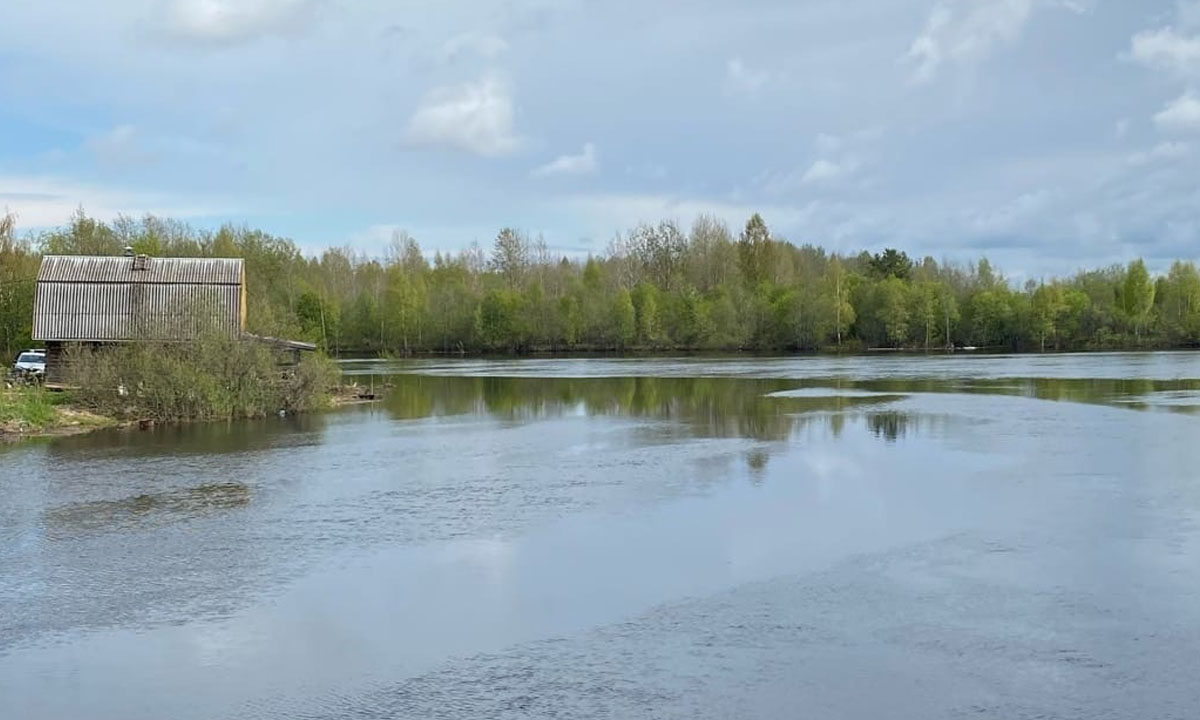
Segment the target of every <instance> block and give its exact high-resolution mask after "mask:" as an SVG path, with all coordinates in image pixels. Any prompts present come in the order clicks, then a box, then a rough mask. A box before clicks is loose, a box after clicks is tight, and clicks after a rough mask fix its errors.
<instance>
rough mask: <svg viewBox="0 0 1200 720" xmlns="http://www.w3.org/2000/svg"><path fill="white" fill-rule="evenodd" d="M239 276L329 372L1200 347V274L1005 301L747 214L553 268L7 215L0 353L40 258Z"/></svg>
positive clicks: (1090, 278)
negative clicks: (367, 356)
mask: <svg viewBox="0 0 1200 720" xmlns="http://www.w3.org/2000/svg"><path fill="white" fill-rule="evenodd" d="M125 246H131V247H133V248H135V249H137V250H139V251H145V252H149V253H152V254H155V255H161V256H198V257H241V258H244V259H245V261H246V273H247V287H248V295H249V297H248V325H249V327H248V329H249V330H250V331H251V332H254V333H257V334H261V335H270V336H275V337H294V338H301V339H306V340H309V341H312V342H316V343H318V344H320V345H321V347H322V348H324V349H325V350H326V351H327V352H329V353H330V354H333V355H341V354H347V353H387V354H409V353H427V352H440V353H462V352H503V353H514V352H516V353H524V352H535V351H560V350H574V351H606V350H628V349H660V350H763V351H793V350H825V349H839V348H841V349H846V350H854V349H861V348H864V347H865V348H871V347H889V348H905V349H934V348H944V347H948V346H963V345H974V346H979V347H986V348H993V349H1007V350H1035V351H1037V350H1076V349H1107V348H1121V347H1193V346H1200V271H1197V268H1196V266H1195V265H1194V264H1193V263H1191V262H1178V263H1175V265H1173V266H1172V267H1171V269H1170V271H1169V272H1168V273H1167V274H1166V275H1163V276H1161V277H1152V276H1151V274H1150V272H1149V271H1148V269H1147V268H1146V266H1145V264H1144V263H1142V262H1141V261H1136V262H1134V263H1131V264H1130V265H1128V266H1113V267H1108V268H1102V269H1098V270H1091V271H1087V272H1082V273H1079V274H1077V275H1075V276H1074V277H1069V278H1061V279H1057V280H1049V281H1046V282H1034V283H1030V284H1029V285H1027V286H1026V287H1025V288H1023V289H1017V288H1015V287H1013V286H1011V285H1010V283H1009V282H1008V281H1006V280H1005V278H1004V276H1003V275H1001V274H1000V273H999V272H998V271H997V270H996V269H995V268H994V267H993V266H992V265H991V263H989V262H988V261H987V260H986V259H981V260H979V261H978V262H976V263H974V264H971V265H969V266H966V267H955V266H953V265H946V264H939V263H938V262H936V261H935V260H933V259H932V258H923V259H921V261H920V262H914V261H913V259H911V258H910V257H909V256H908V255H907V254H906V253H904V252H903V251H900V250H897V249H894V248H888V249H886V250H883V251H882V252H879V253H877V254H874V255H872V254H870V253H866V252H864V253H861V254H859V255H853V256H850V255H847V256H839V255H835V254H829V253H827V252H826V251H824V250H822V249H821V248H819V247H815V246H812V245H803V246H797V245H793V244H791V243H788V242H786V241H783V240H781V239H779V238H777V237H774V236H772V234H771V231H770V229H769V227H768V226H767V223H766V221H765V220H764V219H763V218H762V217H761V216H758V215H755V216H753V217H751V218H750V219H749V220H748V221H747V222H746V224H745V226H744V228H742V231H741V232H740V233H739V234H737V235H736V236H735V235H734V234H733V233H731V232H730V230H729V228H727V227H726V226H725V225H724V224H722V223H721V222H720V221H718V220H715V219H713V218H711V217H701V218H699V219H697V220H696V222H695V223H694V224H693V225H692V226H691V228H690V230H689V231H687V232H685V231H683V230H681V229H680V227H679V226H678V225H676V224H675V223H673V222H660V223H657V224H645V225H640V226H638V227H636V228H634V229H633V230H631V231H629V232H628V233H624V234H622V235H620V236H618V237H617V238H616V240H614V241H613V243H612V245H611V247H610V248H609V249H608V252H607V253H606V254H604V255H597V256H591V257H588V258H586V259H572V258H567V257H551V256H550V252H549V249H548V248H547V246H546V244H545V243H544V242H542V241H541V240H540V239H539V240H531V239H530V238H529V236H527V235H526V234H525V233H523V232H521V231H520V230H517V229H513V228H506V229H504V230H501V231H500V232H499V233H498V234H497V236H496V239H495V241H494V242H493V243H492V246H491V248H490V251H486V252H485V250H483V249H481V248H480V247H479V246H477V245H474V244H472V245H471V246H469V247H468V248H467V249H465V250H463V251H462V252H459V253H457V254H443V253H436V254H435V255H434V256H433V258H432V260H430V259H427V258H426V256H425V255H424V254H423V253H422V252H421V249H420V246H419V245H418V244H417V242H416V240H414V239H413V238H411V237H409V236H408V235H407V234H404V233H397V234H396V235H395V236H394V237H393V238H392V241H391V243H390V244H389V246H388V248H387V250H386V252H385V253H384V255H383V256H382V257H379V258H373V257H366V256H364V255H361V254H359V253H357V252H356V251H354V250H353V249H350V248H330V249H328V250H326V251H324V252H323V253H321V254H320V255H319V256H312V257H306V256H305V255H304V254H302V253H301V252H300V250H299V249H298V248H297V247H296V245H295V244H294V243H292V242H291V241H290V240H287V239H286V238H279V237H275V236H272V235H269V234H267V233H264V232H261V231H258V230H252V229H247V228H238V227H232V226H230V227H223V228H220V229H219V230H216V231H211V232H210V231H203V230H195V229H192V228H189V227H188V226H186V225H184V224H182V223H178V222H173V221H170V220H162V219H159V218H155V217H146V218H142V219H140V220H135V219H131V218H118V219H117V220H116V221H114V222H113V223H111V224H106V223H102V222H98V221H96V220H93V219H91V218H88V217H87V216H86V215H84V214H82V213H79V214H78V215H77V216H76V217H74V218H73V219H72V221H71V223H70V224H68V225H67V226H65V227H63V228H60V229H58V230H54V231H51V232H47V233H42V234H39V235H27V236H24V237H21V236H18V235H17V234H16V232H15V229H14V222H13V220H12V218H5V217H0V347H2V348H3V350H4V351H5V354H6V357H5V358H4V359H5V360H10V358H11V357H12V356H13V355H15V353H16V352H17V351H18V350H21V349H24V348H26V347H29V346H30V339H29V335H30V319H31V313H32V308H33V299H34V290H35V287H34V285H35V284H34V279H35V278H36V274H37V268H38V263H39V262H40V259H41V255H42V254H44V253H103V254H117V253H120V252H121V251H122V249H123V248H124V247H125Z"/></svg>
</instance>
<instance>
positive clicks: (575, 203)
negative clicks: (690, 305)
mask: <svg viewBox="0 0 1200 720" xmlns="http://www.w3.org/2000/svg"><path fill="white" fill-rule="evenodd" d="M566 205H567V206H568V207H569V208H570V209H571V210H573V211H575V212H577V213H579V214H580V215H582V216H583V217H584V218H585V219H586V220H587V221H589V222H591V223H592V225H593V227H594V231H595V233H596V234H597V236H599V237H606V236H607V235H608V234H609V233H611V230H612V228H614V227H620V228H630V227H634V226H635V225H637V224H639V223H643V222H658V221H659V220H664V219H672V220H677V221H679V222H681V223H690V222H691V221H692V220H694V219H695V218H697V217H699V216H701V215H709V216H712V217H715V218H717V219H719V220H722V221H724V222H725V223H726V224H728V225H729V227H731V228H735V229H736V228H741V226H742V225H744V224H745V222H746V220H748V219H749V218H750V216H751V215H753V214H754V213H756V212H757V213H760V214H761V215H762V216H763V217H764V218H765V219H766V221H767V223H768V224H770V225H771V227H773V228H776V227H778V228H787V227H796V226H798V225H801V224H803V223H804V222H805V221H807V220H808V219H809V218H810V217H811V216H812V214H813V213H814V212H815V210H816V208H817V207H818V204H817V203H809V204H808V205H806V206H804V207H791V206H787V205H769V204H755V205H748V204H742V203H730V202H721V201H716V200H708V199H705V198H697V197H686V196H677V195H654V194H651V195H640V194H620V193H616V194H601V195H577V196H574V197H572V198H570V199H569V200H568V201H567V203H566Z"/></svg>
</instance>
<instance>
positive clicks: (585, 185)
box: [0, 0, 1200, 277]
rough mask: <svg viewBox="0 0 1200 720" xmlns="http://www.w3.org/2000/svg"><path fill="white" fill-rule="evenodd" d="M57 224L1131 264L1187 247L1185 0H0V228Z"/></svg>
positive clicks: (1191, 123)
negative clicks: (5, 215) (663, 238)
mask: <svg viewBox="0 0 1200 720" xmlns="http://www.w3.org/2000/svg"><path fill="white" fill-rule="evenodd" d="M80 205H82V206H83V207H84V208H85V209H86V210H87V211H88V212H89V213H91V214H93V215H96V216H99V217H102V218H108V217H112V216H115V215H116V214H118V213H126V214H133V215H140V214H142V213H145V212H153V213H156V214H163V215H169V216H173V217H178V218H181V219H185V220H187V221H188V222H191V223H193V224H195V225H198V226H212V225H217V224H220V223H221V222H225V221H234V222H236V223H239V224H241V223H246V224H250V225H253V226H258V227H262V228H264V229H267V230H269V231H272V232H275V233H278V234H283V235H287V236H290V237H292V238H294V239H295V240H296V241H297V242H299V243H300V244H302V245H303V246H304V247H307V248H318V247H322V246H325V245H330V244H334V245H341V244H346V243H349V244H352V245H354V246H356V247H359V248H361V249H362V250H364V251H366V252H378V250H379V248H381V247H382V245H383V243H384V242H385V241H386V239H387V238H388V237H389V236H390V234H391V232H392V230H393V229H395V228H404V229H407V230H408V231H410V232H411V233H412V234H413V235H415V236H416V237H417V238H418V239H419V240H420V241H421V242H422V245H423V246H424V247H425V248H426V249H429V250H432V249H435V248H437V249H458V248H462V247H464V246H465V245H467V244H469V243H470V242H472V241H479V242H481V243H488V242H490V240H491V238H492V237H494V235H495V233H496V230H497V229H498V228H499V227H501V226H504V225H513V226H516V227H519V228H522V229H525V230H527V231H529V232H531V233H542V234H544V236H545V237H546V239H547V241H548V242H549V244H550V245H551V246H552V247H553V248H557V249H560V250H562V251H563V252H572V253H585V252H587V251H589V250H602V249H603V248H604V247H605V246H606V245H607V244H608V241H609V239H610V238H611V237H612V236H613V234H614V233H615V232H617V231H619V230H621V229H623V228H627V227H629V226H631V225H633V224H635V223H637V222H639V221H643V220H647V221H651V220H658V219H663V218H670V219H677V220H680V221H682V222H684V223H690V221H691V220H692V218H693V217H694V216H695V215H696V214H698V213H701V212H706V213H713V214H716V215H718V216H720V217H721V218H724V219H726V220H727V221H728V222H729V223H730V224H731V225H734V226H735V227H736V226H740V225H741V224H742V223H743V222H744V220H745V218H746V216H748V215H749V214H750V213H751V212H753V211H760V212H762V213H763V215H764V216H765V217H766V219H767V221H768V223H769V224H770V225H771V227H772V229H773V230H775V231H776V232H777V233H778V234H780V235H782V236H784V237H786V238H788V239H790V240H792V241H794V242H813V243H819V244H823V245H825V246H827V247H832V248H836V249H839V250H843V251H857V250H858V249H861V248H867V249H878V248H881V247H884V246H888V245H893V246H898V247H901V248H904V249H906V250H908V251H909V252H910V253H912V254H916V255H924V254H932V255H934V256H936V257H948V258H952V259H959V260H965V259H971V258H975V257H978V256H980V255H984V254H986V255H987V256H988V257H990V258H991V259H992V260H993V261H995V262H997V263H999V264H1000V265H1001V266H1002V267H1003V268H1004V269H1006V270H1007V271H1009V273H1010V274H1011V275H1013V276H1016V277H1022V276H1024V277H1035V276H1038V275H1040V274H1043V273H1051V272H1059V271H1064V270H1071V269H1075V268H1077V267H1079V266H1082V265H1098V264H1105V263H1110V262H1116V261H1123V260H1127V259H1129V258H1131V257H1134V256H1137V255H1142V256H1145V257H1146V258H1147V259H1148V260H1149V261H1150V262H1151V264H1152V265H1153V266H1155V267H1158V268H1161V267H1163V266H1164V265H1165V264H1166V263H1167V261H1168V260H1169V259H1170V258H1173V257H1177V256H1178V257H1188V258H1195V257H1196V256H1197V255H1200V0H1187V1H1184V2H1176V1H1175V0H1136V1H1135V0H887V1H886V2H885V1H882V0H742V1H741V2H732V1H727V2H725V1H718V0H688V1H687V2H684V1H682V0H655V1H654V2H645V1H644V0H642V1H638V2H634V1H632V0H605V1H603V2H601V1H599V0H454V1H450V0H390V1H387V0H107V1H106V2H103V3H100V2H95V1H94V0H4V3H3V18H2V21H0V209H2V208H3V207H5V206H6V207H7V208H8V209H9V210H11V211H13V212H16V213H17V214H18V215H19V222H20V225H21V226H22V227H24V228H26V229H35V228H39V227H46V226H53V225H56V224H58V223H61V222H63V220H64V219H65V218H67V217H68V215H69V214H70V213H71V211H72V210H73V209H74V208H76V207H78V206H80Z"/></svg>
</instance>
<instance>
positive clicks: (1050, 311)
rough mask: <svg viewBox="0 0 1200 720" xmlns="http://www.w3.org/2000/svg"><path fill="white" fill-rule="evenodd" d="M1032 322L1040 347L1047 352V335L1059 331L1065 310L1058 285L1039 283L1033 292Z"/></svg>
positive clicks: (1052, 334)
mask: <svg viewBox="0 0 1200 720" xmlns="http://www.w3.org/2000/svg"><path fill="white" fill-rule="evenodd" d="M1031 304H1032V311H1031V313H1030V315H1031V322H1032V328H1031V329H1032V330H1033V332H1034V334H1035V336H1036V337H1037V338H1038V343H1039V347H1040V348H1041V351H1042V352H1046V337H1047V336H1055V335H1057V332H1058V319H1059V316H1060V315H1062V313H1063V311H1064V310H1065V304H1064V302H1063V294H1062V289H1061V288H1060V287H1059V286H1057V285H1046V284H1045V283H1042V284H1040V285H1038V287H1037V289H1036V290H1034V292H1033V298H1032V303H1031Z"/></svg>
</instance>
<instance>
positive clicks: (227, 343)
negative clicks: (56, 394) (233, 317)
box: [66, 334, 335, 422]
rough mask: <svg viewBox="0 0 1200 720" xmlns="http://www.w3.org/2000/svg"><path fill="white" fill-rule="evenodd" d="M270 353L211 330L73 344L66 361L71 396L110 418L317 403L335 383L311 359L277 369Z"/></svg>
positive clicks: (267, 410)
mask: <svg viewBox="0 0 1200 720" xmlns="http://www.w3.org/2000/svg"><path fill="white" fill-rule="evenodd" d="M278 360H279V358H278V356H277V353H276V351H275V350H273V349H272V348H271V347H269V346H267V345H264V344H263V343H261V342H257V341H254V340H243V339H235V338H231V337H228V336H221V335H218V334H214V335H211V336H205V337H202V338H201V339H198V340H196V341H193V342H186V343H168V342H143V343H133V344H127V345H111V346H99V347H92V348H86V347H78V348H72V349H70V350H69V352H68V354H67V358H66V365H67V367H68V368H69V377H70V378H71V382H72V384H73V385H76V386H77V387H78V388H79V390H78V391H77V393H76V395H75V397H76V399H77V401H78V402H79V403H80V404H82V405H84V406H85V407H87V408H89V409H91V410H93V411H96V412H99V413H101V414H104V415H109V416H112V417H117V418H137V419H152V420H156V421H163V422H176V421H183V420H219V419H234V418H248V417H262V416H264V415H269V414H274V413H277V412H279V411H284V412H289V413H291V412H305V411H308V410H315V409H319V408H321V407H324V406H325V405H326V404H327V402H328V397H329V390H330V388H331V387H332V386H333V384H334V382H335V371H334V369H333V367H332V364H331V363H330V362H329V361H328V360H326V359H324V358H322V357H316V356H307V357H304V358H302V360H301V362H300V364H299V365H298V366H295V367H281V366H280V365H279V363H278Z"/></svg>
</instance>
